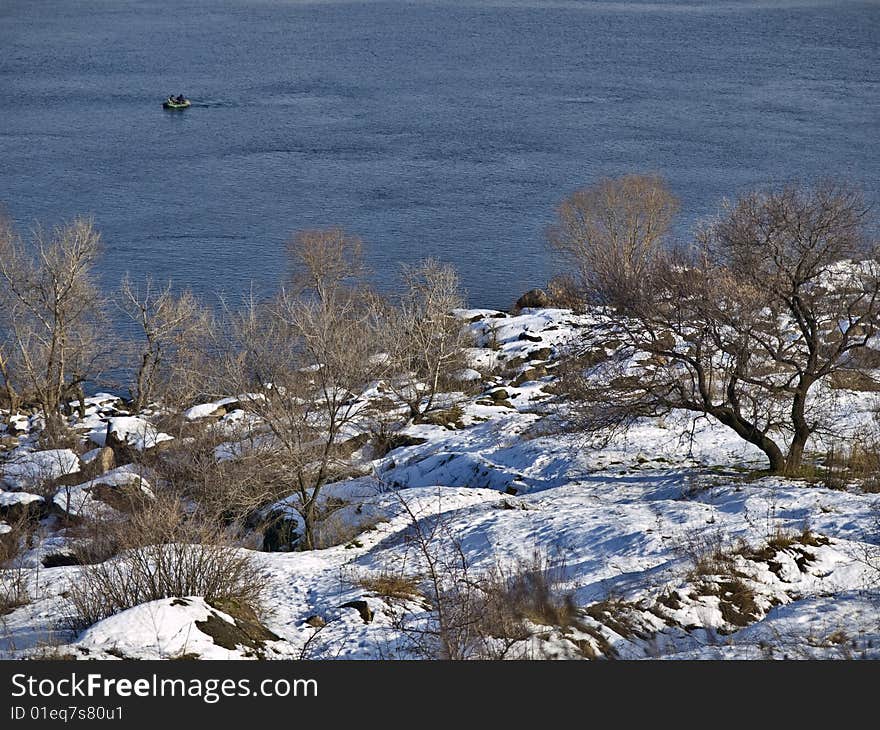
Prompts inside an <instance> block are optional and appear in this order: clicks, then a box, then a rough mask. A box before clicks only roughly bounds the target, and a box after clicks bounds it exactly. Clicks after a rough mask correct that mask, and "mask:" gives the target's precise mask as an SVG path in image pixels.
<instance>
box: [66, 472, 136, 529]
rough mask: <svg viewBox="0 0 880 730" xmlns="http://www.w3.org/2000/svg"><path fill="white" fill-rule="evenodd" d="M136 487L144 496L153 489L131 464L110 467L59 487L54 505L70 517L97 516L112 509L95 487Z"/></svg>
mask: <svg viewBox="0 0 880 730" xmlns="http://www.w3.org/2000/svg"><path fill="white" fill-rule="evenodd" d="M99 486H104V487H136V488H138V489H140V490H141V492H143V494H144V495H145V496H146V497H152V496H153V491H152V489H151V488H150V485H149V484H148V483H147V481H146V480H145V479H144V478H143V477H142V476H141V475H140V474H139V473H138V472H137V470H136V469H135V468H134V467H133V466H131V465H125V466H120V467H117V468H116V469H111V470H110V471H108V472H105V473H104V474H101V475H100V476H97V477H95V478H94V479H91V480H89V481H88V482H84V483H82V484H76V485H72V486H69V487H61V488H60V489H59V490H58V492H57V493H56V494H55V497H54V498H53V500H52V501H53V503H54V505H55V506H56V507H57V508H58V509H59V510H61V511H62V512H65V513H67V514H69V515H70V516H71V517H97V516H100V515H102V514H106V513H108V512H110V511H112V507H110V505H108V504H107V503H106V502H104V501H102V500H101V499H99V498H98V497H97V496H96V494H95V492H94V490H95V487H99Z"/></svg>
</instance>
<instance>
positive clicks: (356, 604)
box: [339, 600, 373, 624]
mask: <svg viewBox="0 0 880 730" xmlns="http://www.w3.org/2000/svg"><path fill="white" fill-rule="evenodd" d="M339 608H353V609H354V610H355V611H357V612H358V613H359V614H360V615H361V618H362V619H363V621H364V623H365V624H368V623H371V622H372V620H373V609H372V608H370V604H369V603H367V602H366V601H364V600H360V601H349V602H348V603H343V604H342V605H341V606H340V607H339Z"/></svg>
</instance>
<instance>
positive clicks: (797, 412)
mask: <svg viewBox="0 0 880 730" xmlns="http://www.w3.org/2000/svg"><path fill="white" fill-rule="evenodd" d="M814 382H815V381H814V380H813V379H812V378H808V377H806V376H801V379H800V382H799V383H798V389H797V392H796V393H795V396H794V399H793V400H792V403H791V424H792V426H794V437H793V438H792V440H791V445H790V446H789V448H788V456H787V457H786V460H785V473H786V474H788V475H792V474H794V473H795V472H797V470H798V469H800V466H801V461H802V460H803V457H804V447H805V446H806V445H807V439H809V438H810V434H811V433H812V429H811V428H810V425H809V424H808V423H807V419H806V416H805V411H806V406H807V392H808V391H809V389H810V386H811V385H812V384H813V383H814Z"/></svg>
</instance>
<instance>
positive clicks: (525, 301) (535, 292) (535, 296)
mask: <svg viewBox="0 0 880 730" xmlns="http://www.w3.org/2000/svg"><path fill="white" fill-rule="evenodd" d="M550 304H551V302H550V297H549V296H547V292H545V291H544V290H543V289H530V290H529V291H527V292H526V293H525V294H523V295H522V296H521V297H520V298H519V299H517V300H516V305H515V307H514V309H516V310H517V311H519V310H520V309H546V308H547V307H549V306H550Z"/></svg>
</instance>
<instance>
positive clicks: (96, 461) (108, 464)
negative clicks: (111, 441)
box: [82, 446, 116, 479]
mask: <svg viewBox="0 0 880 730" xmlns="http://www.w3.org/2000/svg"><path fill="white" fill-rule="evenodd" d="M97 451H98V453H97V454H96V455H95V457H94V458H93V459H90V460H89V461H88V462H86V463H85V464H84V465H83V468H82V473H83V475H84V476H85V477H86V478H87V479H94V478H95V477H97V476H100V475H101V474H106V473H107V472H108V471H110V470H111V469H115V468H116V456H115V454H114V453H113V449H112V448H110V447H109V446H104V447H103V448H101V449H98V450H97Z"/></svg>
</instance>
